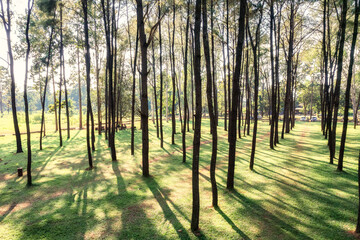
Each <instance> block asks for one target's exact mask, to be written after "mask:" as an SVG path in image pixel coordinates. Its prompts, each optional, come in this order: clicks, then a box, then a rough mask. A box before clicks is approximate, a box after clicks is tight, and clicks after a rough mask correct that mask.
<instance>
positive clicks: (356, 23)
mask: <svg viewBox="0 0 360 240" xmlns="http://www.w3.org/2000/svg"><path fill="white" fill-rule="evenodd" d="M359 12H360V7H359V0H355V20H354V31H353V37H352V42H351V51H350V63H349V73H348V76H347V84H346V92H345V109H344V123H343V132H342V136H341V145H340V153H339V161H338V167H337V170H338V171H342V169H343V159H344V151H345V141H346V131H347V125H348V119H349V107H350V88H351V79H352V75H353V65H354V55H355V46H356V37H357V34H358V26H359Z"/></svg>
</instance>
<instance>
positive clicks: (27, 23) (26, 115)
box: [24, 0, 34, 186]
mask: <svg viewBox="0 0 360 240" xmlns="http://www.w3.org/2000/svg"><path fill="white" fill-rule="evenodd" d="M33 6H34V0H28V9H27V10H28V12H27V21H26V30H25V36H26V44H27V49H26V55H25V80H24V104H25V122H26V136H27V139H26V140H27V141H26V142H27V150H28V151H27V171H26V172H27V173H26V175H27V186H31V185H32V178H31V139H30V137H31V136H30V135H31V133H30V123H29V122H30V120H29V103H28V97H27V82H28V64H29V54H30V39H29V28H30V15H31V10H32V8H33Z"/></svg>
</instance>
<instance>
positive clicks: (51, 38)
mask: <svg viewBox="0 0 360 240" xmlns="http://www.w3.org/2000/svg"><path fill="white" fill-rule="evenodd" d="M55 18H56V10H54V19H55ZM53 34H54V26H51V32H50V40H49V46H48V54H47V59H46V78H45V86H44V94H43V96H42V102H41V109H42V110H41V127H40V150H42V137H43V130H44V128H45V99H46V88H47V84H48V79H49V65H50V60H51V48H52V41H53ZM53 81H54V80H53ZM60 91H61V89H60ZM54 94H56V93H55V92H54ZM59 105H61V102H60V101H59ZM55 111H56V108H55ZM44 131H45V130H44ZM59 132H61V125H60V123H59Z"/></svg>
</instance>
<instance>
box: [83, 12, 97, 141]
mask: <svg viewBox="0 0 360 240" xmlns="http://www.w3.org/2000/svg"><path fill="white" fill-rule="evenodd" d="M94 9H95V8H94ZM94 15H95V13H94ZM94 26H95V31H94V44H95V77H96V105H97V111H98V134H99V135H101V131H102V116H101V93H100V66H99V45H98V38H97V23H96V17H94ZM79 105H80V102H79ZM80 106H81V105H80ZM94 137H95V136H94Z"/></svg>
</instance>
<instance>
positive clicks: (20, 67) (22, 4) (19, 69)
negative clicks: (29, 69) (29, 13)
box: [0, 0, 27, 90]
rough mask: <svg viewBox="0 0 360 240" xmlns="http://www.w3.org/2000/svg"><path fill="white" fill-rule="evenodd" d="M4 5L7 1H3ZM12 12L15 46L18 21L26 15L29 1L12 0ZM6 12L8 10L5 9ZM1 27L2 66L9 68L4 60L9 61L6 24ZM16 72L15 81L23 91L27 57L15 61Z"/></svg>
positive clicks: (12, 32) (0, 61)
mask: <svg viewBox="0 0 360 240" xmlns="http://www.w3.org/2000/svg"><path fill="white" fill-rule="evenodd" d="M3 2H4V4H5V2H6V1H3ZM4 8H6V5H4ZM10 9H11V11H13V12H14V15H13V18H12V20H11V28H12V29H11V44H12V46H14V44H16V43H17V42H18V38H17V35H18V32H17V30H18V26H17V25H16V20H17V18H18V17H19V16H20V15H23V14H25V10H26V9H27V0H12V3H11V4H10ZM4 10H5V11H6V9H4ZM0 22H1V27H0V57H1V59H0V65H1V66H4V67H8V64H7V63H6V62H5V61H4V60H8V48H7V39H6V33H5V30H4V24H3V22H2V21H0ZM14 72H15V81H16V87H18V88H19V89H20V90H22V89H23V87H24V86H23V85H24V77H25V56H24V57H22V58H20V59H18V60H15V66H14Z"/></svg>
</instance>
